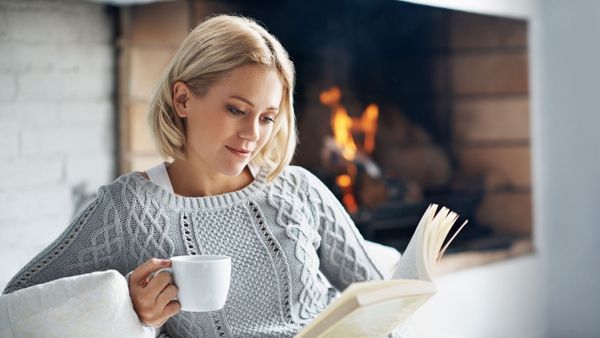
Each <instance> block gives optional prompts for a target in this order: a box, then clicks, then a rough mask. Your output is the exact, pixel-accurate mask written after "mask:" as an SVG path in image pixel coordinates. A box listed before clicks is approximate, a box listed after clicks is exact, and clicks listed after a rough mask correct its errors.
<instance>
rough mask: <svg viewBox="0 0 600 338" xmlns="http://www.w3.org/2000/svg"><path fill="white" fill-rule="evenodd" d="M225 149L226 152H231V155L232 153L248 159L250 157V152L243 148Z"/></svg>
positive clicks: (228, 147)
mask: <svg viewBox="0 0 600 338" xmlns="http://www.w3.org/2000/svg"><path fill="white" fill-rule="evenodd" d="M225 147H226V148H227V150H229V151H231V152H232V153H234V154H235V155H238V156H240V157H248V156H250V154H252V151H251V150H247V149H243V148H233V147H230V146H225Z"/></svg>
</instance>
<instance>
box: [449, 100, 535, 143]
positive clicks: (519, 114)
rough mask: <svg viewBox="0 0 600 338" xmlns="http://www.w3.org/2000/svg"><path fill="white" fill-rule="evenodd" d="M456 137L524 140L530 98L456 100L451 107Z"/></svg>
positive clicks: (526, 131)
mask: <svg viewBox="0 0 600 338" xmlns="http://www.w3.org/2000/svg"><path fill="white" fill-rule="evenodd" d="M452 129H453V130H452V134H453V138H454V140H455V141H459V142H478V141H487V142H489V141H527V140H528V139H529V98H528V97H517V98H485V99H475V100H457V101H456V102H455V103H454V107H453V116H452Z"/></svg>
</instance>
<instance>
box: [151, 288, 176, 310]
mask: <svg viewBox="0 0 600 338" xmlns="http://www.w3.org/2000/svg"><path fill="white" fill-rule="evenodd" d="M178 292H179V289H177V287H176V286H175V285H173V284H171V285H169V286H167V287H166V288H165V289H164V290H163V291H162V292H161V293H160V294H159V295H158V297H157V298H156V306H158V307H159V308H160V309H164V308H165V307H166V306H167V304H169V303H170V302H171V301H173V300H176V299H177V293H178Z"/></svg>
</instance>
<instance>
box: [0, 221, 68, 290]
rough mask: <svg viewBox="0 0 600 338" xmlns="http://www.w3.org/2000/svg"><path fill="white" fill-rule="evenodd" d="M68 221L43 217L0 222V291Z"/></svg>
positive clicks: (61, 230)
mask: <svg viewBox="0 0 600 338" xmlns="http://www.w3.org/2000/svg"><path fill="white" fill-rule="evenodd" d="M69 221H70V220H64V219H58V218H50V217H46V218H42V219H26V220H15V221H4V222H0V231H2V236H1V237H0V257H2V269H0V290H3V289H4V287H5V286H6V284H7V283H8V282H9V281H10V279H11V278H12V277H13V276H14V275H15V274H16V273H17V272H19V270H20V269H21V268H22V267H23V266H24V265H25V264H27V263H28V262H29V261H30V260H31V259H32V258H33V257H35V255H37V254H38V253H40V252H41V251H42V250H44V248H45V247H46V246H48V245H49V244H50V243H52V241H54V239H56V238H57V237H58V236H60V234H61V233H62V232H63V231H64V230H65V229H66V227H67V226H68V224H69Z"/></svg>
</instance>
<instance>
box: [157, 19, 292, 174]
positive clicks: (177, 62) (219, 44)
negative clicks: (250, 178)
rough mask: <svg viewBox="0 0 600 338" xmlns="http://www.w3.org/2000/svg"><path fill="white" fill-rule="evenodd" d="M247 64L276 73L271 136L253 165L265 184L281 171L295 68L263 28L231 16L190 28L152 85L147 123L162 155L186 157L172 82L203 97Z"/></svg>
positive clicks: (288, 146)
mask: <svg viewBox="0 0 600 338" xmlns="http://www.w3.org/2000/svg"><path fill="white" fill-rule="evenodd" d="M249 64H257V65H262V66H265V67H266V68H267V69H269V70H273V71H275V72H276V73H277V74H278V75H279V78H280V80H281V83H282V85H283V95H282V99H281V104H280V107H279V114H277V117H276V119H275V124H274V126H273V130H272V132H271V136H270V138H269V140H268V141H267V142H266V144H265V146H264V147H263V149H262V150H261V151H260V153H258V154H257V155H256V156H255V157H254V158H253V159H252V162H253V164H256V165H258V166H261V167H266V168H267V170H268V173H267V179H268V180H269V181H271V180H273V179H274V178H275V177H277V175H279V174H280V173H281V172H282V171H283V170H284V168H285V167H286V166H287V165H288V164H289V163H290V162H291V160H292V158H293V156H294V152H295V149H296V143H297V136H296V121H295V114H294V107H293V103H294V101H293V92H294V65H293V63H292V61H291V60H290V58H289V56H288V53H287V52H286V50H285V49H284V48H283V46H282V45H281V43H280V42H279V41H278V40H277V39H276V38H275V37H274V36H273V35H271V34H270V33H269V32H268V31H267V30H266V29H265V28H263V27H262V26H260V25H259V24H257V23H256V22H255V21H254V20H252V19H249V18H245V17H239V16H231V15H219V16H215V17H212V18H210V19H208V20H206V21H204V22H203V23H201V24H199V25H198V26H197V27H196V28H195V29H194V30H192V31H191V32H190V34H188V36H187V37H186V39H185V40H184V41H183V43H182V45H181V47H180V48H179V50H178V51H177V53H176V54H175V56H174V57H173V59H172V60H171V62H170V63H169V65H168V66H167V68H166V70H165V72H164V73H163V75H162V77H161V79H160V80H159V82H158V84H157V87H156V89H155V92H154V94H153V95H152V98H151V101H150V108H149V109H150V111H149V115H148V122H149V123H150V128H151V132H152V134H153V136H154V139H155V141H156V143H157V146H158V150H159V152H160V154H161V155H162V156H163V157H171V158H180V159H184V158H185V146H186V139H185V123H184V120H183V119H182V118H181V117H179V116H178V115H177V114H176V112H175V107H174V105H173V93H172V90H173V85H174V84H175V82H177V81H182V82H184V83H185V84H186V85H187V86H188V87H189V88H190V89H191V90H192V91H193V92H194V94H196V95H200V96H202V95H204V94H206V93H207V92H208V90H209V88H210V87H211V86H212V85H213V84H214V83H215V82H216V81H217V80H218V79H220V78H221V77H222V76H223V75H225V73H227V72H229V71H231V70H233V69H234V68H236V67H240V66H243V65H249Z"/></svg>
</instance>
